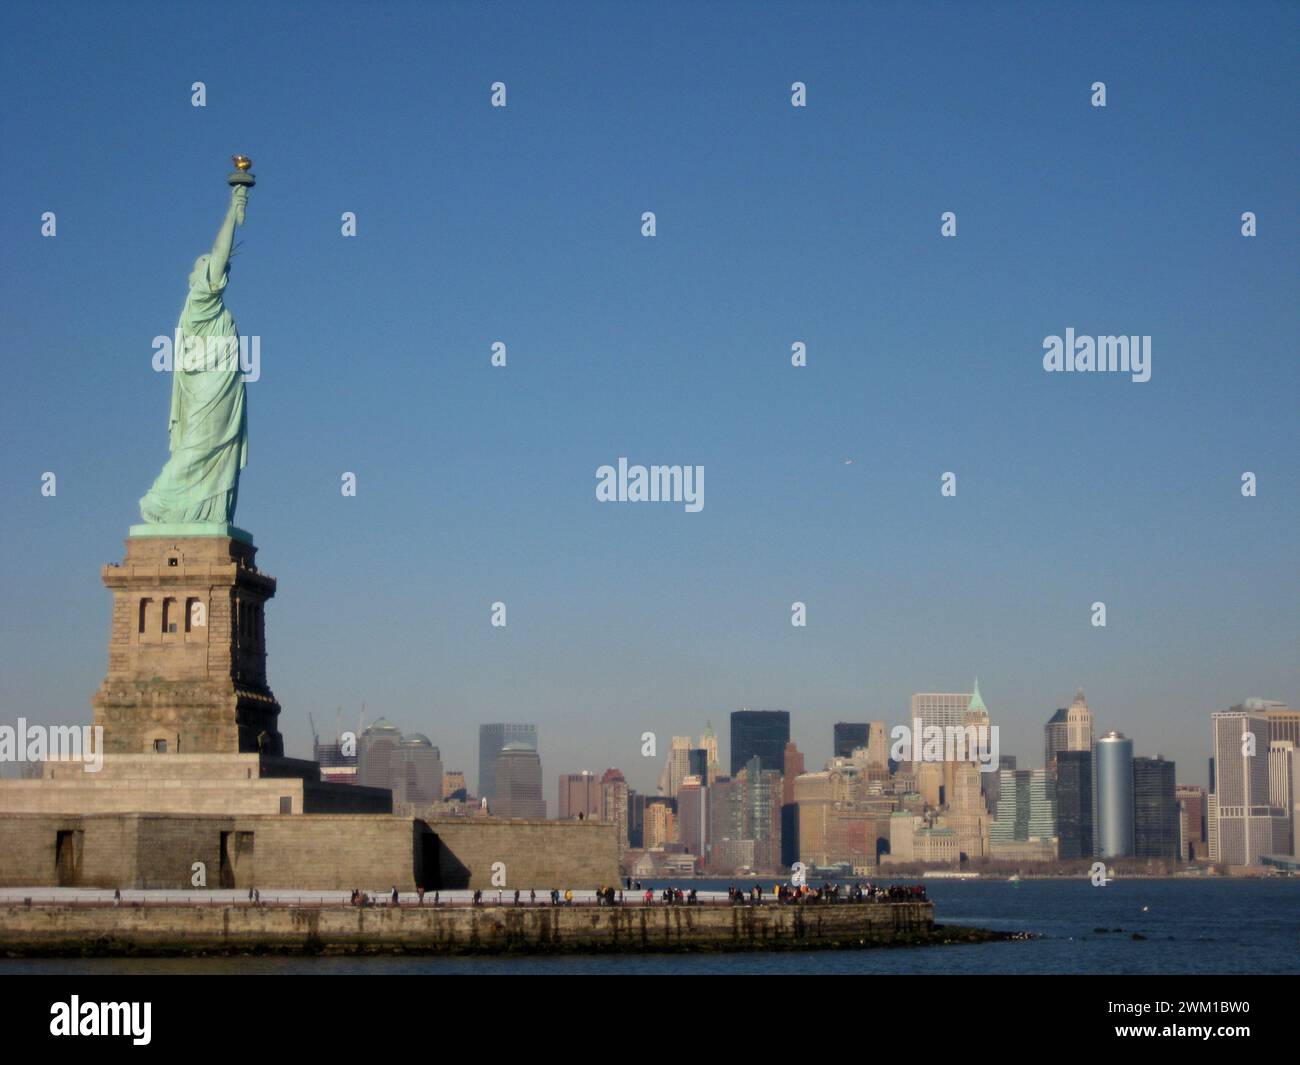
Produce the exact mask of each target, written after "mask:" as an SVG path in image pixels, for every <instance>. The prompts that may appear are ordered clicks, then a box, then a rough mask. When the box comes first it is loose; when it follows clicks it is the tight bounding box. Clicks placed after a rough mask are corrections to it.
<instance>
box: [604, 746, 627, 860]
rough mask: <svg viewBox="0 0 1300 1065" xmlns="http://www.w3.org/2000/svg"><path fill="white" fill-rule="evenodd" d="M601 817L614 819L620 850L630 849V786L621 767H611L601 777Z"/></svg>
mask: <svg viewBox="0 0 1300 1065" xmlns="http://www.w3.org/2000/svg"><path fill="white" fill-rule="evenodd" d="M600 818H601V820H602V821H613V822H614V825H615V827H616V828H617V829H618V850H619V853H620V854H622V853H623V851H625V850H627V849H628V846H629V845H630V840H629V838H628V835H629V834H628V788H627V778H626V777H624V776H623V771H622V770H620V769H614V768H612V767H611V768H609V769H606V770H605V775H604V776H602V777H601V778H600Z"/></svg>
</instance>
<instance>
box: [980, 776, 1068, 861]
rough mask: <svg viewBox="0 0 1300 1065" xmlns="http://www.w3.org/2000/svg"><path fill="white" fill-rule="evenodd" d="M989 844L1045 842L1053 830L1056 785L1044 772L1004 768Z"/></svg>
mask: <svg viewBox="0 0 1300 1065" xmlns="http://www.w3.org/2000/svg"><path fill="white" fill-rule="evenodd" d="M1001 777H1002V780H1001V781H1000V782H999V785H998V815H997V819H996V820H995V821H994V822H993V824H991V825H990V826H989V842H990V843H1013V842H1024V841H1028V840H1042V841H1048V840H1051V839H1053V838H1054V837H1055V831H1056V785H1055V783H1054V782H1053V781H1051V780H1049V779H1048V777H1047V770H1046V769H1004V770H1002V772H1001Z"/></svg>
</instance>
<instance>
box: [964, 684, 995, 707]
mask: <svg viewBox="0 0 1300 1065" xmlns="http://www.w3.org/2000/svg"><path fill="white" fill-rule="evenodd" d="M966 709H967V711H971V710H982V711H983V712H984V713H986V714H987V713H988V712H989V710H988V707H987V706H985V705H984V700H983V699H982V698H980V679H979V677H976V678H975V691H974V692H973V693H971V697H970V706H968V707H967V708H966Z"/></svg>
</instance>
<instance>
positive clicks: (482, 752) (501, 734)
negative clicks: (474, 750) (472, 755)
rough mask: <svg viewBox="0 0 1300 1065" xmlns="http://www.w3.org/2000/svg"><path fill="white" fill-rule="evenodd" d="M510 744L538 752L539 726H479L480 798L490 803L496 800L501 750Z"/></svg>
mask: <svg viewBox="0 0 1300 1065" xmlns="http://www.w3.org/2000/svg"><path fill="white" fill-rule="evenodd" d="M508 743H522V744H525V745H526V746H528V747H530V748H531V749H532V750H534V751H535V750H537V726H536V725H518V724H496V725H479V727H478V796H479V798H480V799H487V800H488V802H489V803H490V802H491V801H492V800H493V799H494V798H496V787H495V783H494V782H495V777H496V765H497V758H498V757H500V755H501V749H502V748H503V747H504V746H505V745H506V744H508Z"/></svg>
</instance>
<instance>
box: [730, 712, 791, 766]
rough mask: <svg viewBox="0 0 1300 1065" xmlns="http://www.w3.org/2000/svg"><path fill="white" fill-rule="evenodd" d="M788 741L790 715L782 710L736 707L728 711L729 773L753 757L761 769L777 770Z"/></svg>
mask: <svg viewBox="0 0 1300 1065" xmlns="http://www.w3.org/2000/svg"><path fill="white" fill-rule="evenodd" d="M789 742H790V715H789V713H788V712H786V711H785V710H736V711H734V712H733V713H732V715H731V775H732V776H733V777H734V776H735V775H736V774H737V773H739V772H740V771H741V769H743V768H744V767H745V766H746V765H748V764H749V762H750V760H751V759H753V758H757V759H758V760H759V764H760V765H761V767H762V768H763V769H771V770H775V771H776V772H777V773H780V772H781V769H782V766H783V764H784V761H785V745H786V744H787V743H789Z"/></svg>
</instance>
